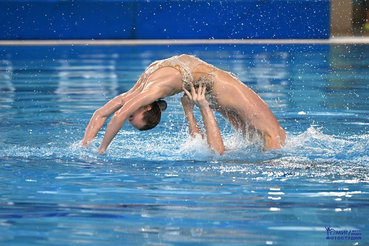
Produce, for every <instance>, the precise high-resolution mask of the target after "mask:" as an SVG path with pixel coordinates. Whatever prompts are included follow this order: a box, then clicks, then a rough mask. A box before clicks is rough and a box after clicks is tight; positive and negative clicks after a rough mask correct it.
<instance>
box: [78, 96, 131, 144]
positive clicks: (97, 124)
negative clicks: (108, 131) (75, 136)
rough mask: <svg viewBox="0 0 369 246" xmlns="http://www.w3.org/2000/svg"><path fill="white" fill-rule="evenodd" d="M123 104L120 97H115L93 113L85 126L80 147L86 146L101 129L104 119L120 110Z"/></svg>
mask: <svg viewBox="0 0 369 246" xmlns="http://www.w3.org/2000/svg"><path fill="white" fill-rule="evenodd" d="M123 103H124V102H123V100H122V99H121V96H117V97H115V98H113V99H112V100H110V101H109V102H108V103H106V104H105V105H104V106H103V107H101V108H99V109H98V110H96V111H95V113H94V114H93V116H92V117H91V119H90V122H89V123H88V125H87V128H86V131H85V135H84V137H83V140H82V142H81V145H82V147H85V146H87V145H88V143H89V142H90V141H91V140H93V139H94V138H95V137H96V135H97V133H98V132H99V131H100V129H101V128H102V127H103V125H104V123H105V121H106V119H107V118H109V116H110V115H112V114H113V113H114V112H116V111H117V110H118V109H119V108H121V107H122V105H123Z"/></svg>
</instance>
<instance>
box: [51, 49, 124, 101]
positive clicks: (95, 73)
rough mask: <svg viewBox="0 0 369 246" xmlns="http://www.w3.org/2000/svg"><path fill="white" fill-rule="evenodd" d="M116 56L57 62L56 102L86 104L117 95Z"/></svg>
mask: <svg viewBox="0 0 369 246" xmlns="http://www.w3.org/2000/svg"><path fill="white" fill-rule="evenodd" d="M117 58H118V55H117V54H110V55H103V54H93V55H87V54H86V55H81V56H80V57H79V58H78V59H76V58H74V59H64V60H59V61H58V62H59V66H58V67H57V68H56V70H57V83H58V87H57V89H56V90H55V94H57V95H58V96H59V101H62V102H71V101H73V102H74V103H75V104H86V101H87V102H88V101H91V100H92V97H93V101H95V102H96V101H98V102H100V101H101V102H105V101H107V100H109V99H111V97H112V96H113V95H116V94H118V90H117V89H118V75H117V71H116V70H117V66H116V60H117Z"/></svg>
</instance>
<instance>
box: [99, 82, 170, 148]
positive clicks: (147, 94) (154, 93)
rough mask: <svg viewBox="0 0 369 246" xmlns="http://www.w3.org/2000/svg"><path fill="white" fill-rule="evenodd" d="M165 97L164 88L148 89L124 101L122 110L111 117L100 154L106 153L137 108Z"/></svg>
mask: <svg viewBox="0 0 369 246" xmlns="http://www.w3.org/2000/svg"><path fill="white" fill-rule="evenodd" d="M162 97H165V94H163V92H162V90H160V88H157V89H152V90H150V89H148V90H146V91H143V92H141V93H140V94H138V95H136V96H134V97H133V98H131V99H130V100H129V101H127V102H126V103H124V105H123V106H122V107H121V109H120V110H118V111H117V112H116V113H115V114H114V115H113V117H112V118H111V120H110V122H109V124H108V126H107V128H106V131H105V135H104V138H103V141H102V142H101V145H100V147H99V150H98V151H97V152H98V153H99V154H103V153H105V151H106V149H107V148H108V146H109V144H110V143H111V141H112V140H113V138H114V137H115V136H116V135H117V133H118V132H119V130H120V129H121V128H122V127H123V125H124V123H125V121H126V120H127V119H128V118H129V116H131V115H132V114H133V113H134V112H135V111H136V110H138V109H139V108H140V107H142V106H146V105H149V104H150V103H152V102H154V101H156V100H158V99H159V98H162Z"/></svg>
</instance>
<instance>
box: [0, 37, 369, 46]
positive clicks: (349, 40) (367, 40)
mask: <svg viewBox="0 0 369 246" xmlns="http://www.w3.org/2000/svg"><path fill="white" fill-rule="evenodd" d="M206 44H208V45H214V44H219V45H223V44H229V45H232V44H233V45H237V44H265V45H267V44H280V45H283V44H336V45H339V44H341V45H345V44H347V45H349V44H369V37H332V38H329V39H138V40H133V39H132V40H131V39H124V40H123V39H121V40H0V46H37V45H40V46H43V45H52V46H58V45H60V46H62V45H96V46H99V45H106V46H109V45H118V46H130V45H131V46H136V45H137V46H138V45H206Z"/></svg>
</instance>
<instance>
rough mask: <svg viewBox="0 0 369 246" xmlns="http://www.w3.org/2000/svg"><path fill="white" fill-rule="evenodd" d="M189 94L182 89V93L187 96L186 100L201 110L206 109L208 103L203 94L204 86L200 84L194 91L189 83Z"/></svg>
mask: <svg viewBox="0 0 369 246" xmlns="http://www.w3.org/2000/svg"><path fill="white" fill-rule="evenodd" d="M190 84H191V93H190V92H189V91H188V90H186V88H183V90H184V92H185V93H186V95H187V96H188V98H189V99H190V100H191V101H192V103H193V104H195V105H196V106H197V107H199V108H200V109H201V108H208V107H209V102H208V101H207V100H206V97H205V92H206V84H204V83H201V84H200V86H199V88H197V89H195V88H194V86H193V83H192V82H191V83H190Z"/></svg>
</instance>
